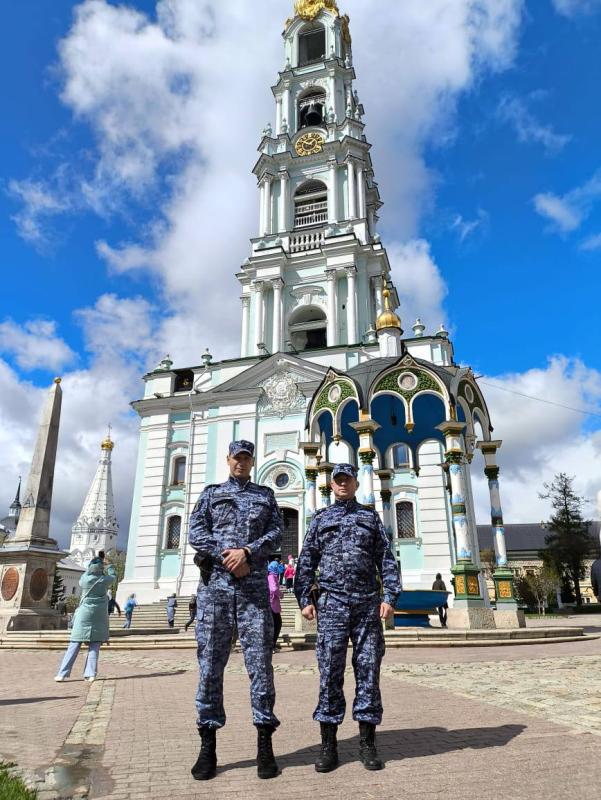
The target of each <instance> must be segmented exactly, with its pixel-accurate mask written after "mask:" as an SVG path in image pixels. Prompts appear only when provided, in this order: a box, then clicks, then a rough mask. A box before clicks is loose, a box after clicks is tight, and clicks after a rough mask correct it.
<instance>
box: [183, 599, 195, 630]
mask: <svg viewBox="0 0 601 800" xmlns="http://www.w3.org/2000/svg"><path fill="white" fill-rule="evenodd" d="M188 612H189V614H190V619H189V620H188V621H187V622H186V624H185V625H184V630H185V631H186V633H187V632H188V628H189V627H190V625H192V623H193V622H196V595H195V594H193V595H192V596H191V597H190V602H189V603H188Z"/></svg>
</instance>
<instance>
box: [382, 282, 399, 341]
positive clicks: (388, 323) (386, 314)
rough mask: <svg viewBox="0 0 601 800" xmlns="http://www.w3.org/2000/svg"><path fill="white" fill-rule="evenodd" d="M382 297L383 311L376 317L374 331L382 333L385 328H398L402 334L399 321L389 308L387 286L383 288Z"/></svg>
mask: <svg viewBox="0 0 601 800" xmlns="http://www.w3.org/2000/svg"><path fill="white" fill-rule="evenodd" d="M382 297H383V299H384V311H383V312H382V313H381V314H380V316H379V317H378V320H377V322H376V330H377V331H383V330H385V329H386V328H398V329H399V330H400V331H401V333H402V332H403V331H402V329H401V320H400V319H399V318H398V317H397V315H396V314H395V313H394V311H393V310H392V308H391V307H390V289H389V288H388V287H387V286H385V287H384V291H383V292H382Z"/></svg>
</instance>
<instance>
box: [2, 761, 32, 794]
mask: <svg viewBox="0 0 601 800" xmlns="http://www.w3.org/2000/svg"><path fill="white" fill-rule="evenodd" d="M11 766H12V764H5V763H4V762H0V797H1V798H2V800H35V798H36V797H37V792H31V791H30V790H29V789H27V788H26V787H25V784H24V783H23V781H22V780H20V779H19V778H13V777H12V775H11V774H10V772H9V768H10V767H11Z"/></svg>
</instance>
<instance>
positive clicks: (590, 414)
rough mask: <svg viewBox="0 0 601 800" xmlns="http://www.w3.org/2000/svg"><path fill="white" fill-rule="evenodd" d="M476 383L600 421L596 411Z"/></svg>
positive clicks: (485, 382)
mask: <svg viewBox="0 0 601 800" xmlns="http://www.w3.org/2000/svg"><path fill="white" fill-rule="evenodd" d="M478 383H481V384H482V385H483V386H490V387H492V388H493V389H499V390H500V391H502V392H509V394H516V395H518V396H519V397H525V398H527V399H528V400H536V401H537V402H539V403H546V405H548V406H557V407H558V408H565V409H567V410H568V411H575V412H576V413H577V414H584V416H585V417H599V419H601V414H599V413H598V412H597V411H585V410H584V409H582V408H574V406H568V405H566V404H565V403H557V402H555V401H554V400H545V398H543V397H534V395H531V394H524V392H516V391H515V389H508V388H507V387H506V386H499V384H498V383H489V382H488V381H482V380H479V381H478Z"/></svg>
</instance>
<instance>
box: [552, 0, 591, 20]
mask: <svg viewBox="0 0 601 800" xmlns="http://www.w3.org/2000/svg"><path fill="white" fill-rule="evenodd" d="M552 2H553V5H554V7H555V10H556V11H557V12H558V13H559V14H563V16H564V17H576V16H578V15H580V14H591V13H593V12H594V11H596V10H598V9H599V8H601V0H552Z"/></svg>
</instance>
